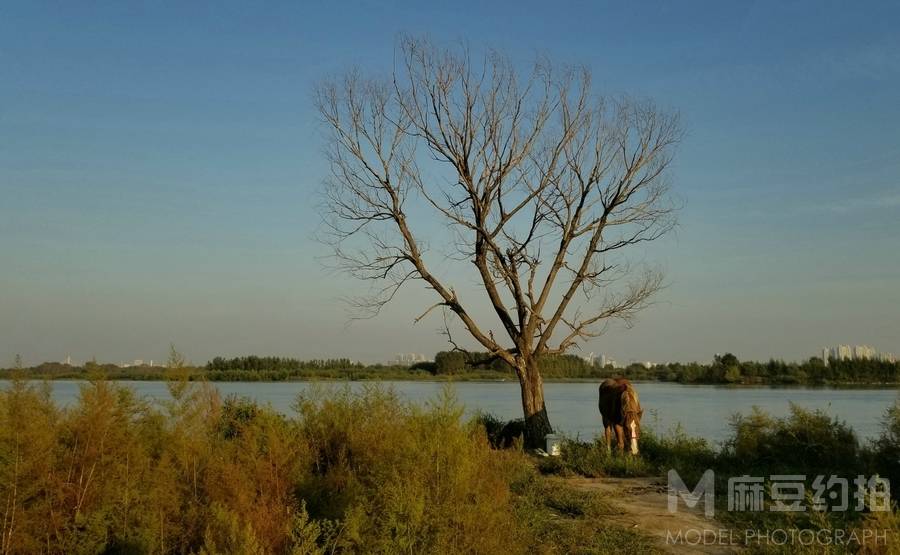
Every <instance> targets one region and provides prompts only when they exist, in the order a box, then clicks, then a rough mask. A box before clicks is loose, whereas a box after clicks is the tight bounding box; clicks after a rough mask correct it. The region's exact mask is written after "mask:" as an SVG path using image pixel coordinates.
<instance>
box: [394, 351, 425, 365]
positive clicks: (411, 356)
mask: <svg viewBox="0 0 900 555" xmlns="http://www.w3.org/2000/svg"><path fill="white" fill-rule="evenodd" d="M420 362H428V357H426V356H425V355H423V354H421V353H400V354H398V355H397V356H396V358H395V359H394V364H396V365H397V366H412V365H413V364H418V363H420Z"/></svg>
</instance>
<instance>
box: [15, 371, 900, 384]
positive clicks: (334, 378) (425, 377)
mask: <svg viewBox="0 0 900 555" xmlns="http://www.w3.org/2000/svg"><path fill="white" fill-rule="evenodd" d="M157 368H158V369H154V370H153V371H146V370H138V371H131V370H129V369H118V368H117V369H109V368H104V369H101V370H86V369H80V370H67V371H53V372H42V371H36V370H34V369H21V370H16V369H6V370H0V379H4V378H5V379H9V378H12V377H20V378H25V379H30V380H95V379H106V380H113V381H147V382H149V381H157V382H166V381H169V380H170V379H171V376H170V375H169V373H168V372H167V370H166V369H165V368H162V367H157ZM607 377H626V378H629V379H631V381H633V382H634V383H658V384H678V385H705V386H720V387H728V388H759V387H770V388H825V389H828V388H832V389H868V388H878V389H891V388H900V381H859V380H856V381H854V380H845V381H834V380H826V381H815V382H797V381H778V380H775V381H764V380H755V381H746V382H722V381H715V380H693V381H689V382H687V381H680V380H667V379H652V378H647V377H632V376H628V375H627V373H624V372H622V371H618V370H610V371H609V372H607V373H603V374H598V375H597V376H590V377H558V376H547V377H545V378H544V382H545V383H599V382H600V381H602V380H603V379H605V378H607ZM187 379H188V380H189V381H197V382H202V381H210V382H247V383H279V382H294V383H300V382H309V381H321V382H377V381H411V382H436V383H447V382H484V383H504V382H515V383H518V379H517V378H516V376H515V374H512V373H511V372H510V373H505V374H500V375H498V372H494V371H490V372H464V373H458V374H438V375H435V374H432V373H431V372H427V371H424V370H408V371H403V370H400V371H397V370H391V371H381V370H372V371H358V370H350V371H339V372H334V371H329V372H302V373H295V374H291V375H282V374H279V373H235V372H229V373H216V372H207V371H206V370H204V369H202V368H193V369H190V370H189V372H188V373H187Z"/></svg>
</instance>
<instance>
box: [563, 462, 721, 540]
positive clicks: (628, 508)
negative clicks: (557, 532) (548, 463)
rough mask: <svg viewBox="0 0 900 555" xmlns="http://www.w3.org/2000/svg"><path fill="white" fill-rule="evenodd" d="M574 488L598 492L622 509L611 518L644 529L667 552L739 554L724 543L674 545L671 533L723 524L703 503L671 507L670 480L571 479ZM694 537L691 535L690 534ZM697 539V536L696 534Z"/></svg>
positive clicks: (567, 480)
mask: <svg viewBox="0 0 900 555" xmlns="http://www.w3.org/2000/svg"><path fill="white" fill-rule="evenodd" d="M566 483H567V484H568V485H570V486H572V487H573V488H576V489H579V490H583V491H590V492H596V493H598V494H600V495H602V497H603V499H604V500H606V501H608V502H609V503H610V504H612V505H614V506H615V507H616V508H617V509H619V510H620V511H621V512H620V513H619V514H617V515H616V516H613V517H610V518H611V519H612V520H613V521H615V522H616V523H617V524H619V525H621V526H625V527H628V528H634V529H637V530H641V531H643V532H644V533H646V534H648V535H650V536H651V537H653V538H655V539H656V540H657V545H658V547H659V548H660V549H661V550H663V551H664V552H666V553H679V554H682V553H704V554H712V553H716V554H718V553H738V551H737V550H736V549H734V548H729V547H727V546H721V545H703V544H702V542H700V543H699V544H698V545H686V544H680V545H672V542H671V541H670V542H668V543H667V540H666V538H667V534H671V535H672V536H673V537H675V536H677V535H678V533H679V531H680V532H681V533H682V537H684V534H686V533H687V532H688V531H689V530H691V531H692V532H691V534H697V532H695V531H696V530H701V531H702V530H719V529H721V528H722V525H721V524H719V523H718V522H716V521H714V520H709V519H707V518H706V517H705V516H704V514H703V511H702V510H700V509H699V506H698V507H697V508H694V509H689V508H687V507H685V506H684V504H679V507H678V512H677V513H670V512H669V510H668V499H667V496H666V483H665V480H664V479H661V478H580V477H577V478H568V479H566ZM688 537H690V535H689V536H688ZM693 538H694V539H696V538H697V536H696V535H694V536H693Z"/></svg>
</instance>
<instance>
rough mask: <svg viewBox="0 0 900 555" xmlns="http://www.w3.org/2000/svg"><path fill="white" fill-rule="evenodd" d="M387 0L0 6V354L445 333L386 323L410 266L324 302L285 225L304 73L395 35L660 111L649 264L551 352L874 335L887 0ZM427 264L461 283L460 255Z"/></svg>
mask: <svg viewBox="0 0 900 555" xmlns="http://www.w3.org/2000/svg"><path fill="white" fill-rule="evenodd" d="M407 8H408V9H403V8H402V5H401V6H398V9H396V10H390V11H391V12H392V15H391V16H390V18H388V17H387V16H386V15H384V14H383V13H382V11H380V10H378V9H374V8H373V7H371V6H369V7H365V6H362V7H360V9H358V10H344V9H340V8H337V7H334V6H309V7H306V6H304V7H300V6H291V5H272V6H270V7H268V8H267V9H266V10H261V9H257V8H250V7H247V8H239V7H235V8H233V9H231V10H222V11H212V10H208V9H205V8H203V7H201V6H179V7H177V8H175V7H173V6H164V5H153V6H142V7H140V8H137V7H132V8H129V7H125V6H121V7H105V8H102V7H100V6H75V5H58V6H54V7H52V8H50V7H49V6H43V5H41V4H40V3H29V4H18V5H15V6H10V7H8V8H7V9H6V10H5V13H4V18H2V20H0V52H2V53H3V55H4V60H5V64H6V69H7V72H6V75H7V77H6V78H5V79H4V83H3V85H2V87H0V103H2V105H3V106H4V110H3V119H2V123H0V146H2V147H0V194H2V198H3V199H4V202H3V203H0V256H2V259H3V264H2V265H0V291H2V293H0V365H6V364H10V363H11V361H12V360H13V358H14V356H15V355H16V354H21V356H22V357H23V359H24V360H25V361H26V362H28V363H36V362H42V361H44V360H62V359H64V358H65V356H67V355H71V356H72V357H73V358H75V359H77V360H82V361H83V360H89V359H90V358H91V357H94V356H96V357H97V358H99V359H108V360H119V361H121V360H132V359H133V358H135V356H134V354H135V353H140V354H141V356H142V357H143V358H144V359H149V358H153V359H154V360H164V359H165V356H166V353H167V351H168V347H169V345H170V344H172V343H174V344H175V345H176V346H177V347H178V348H179V350H181V351H182V352H184V354H185V356H186V357H187V358H188V359H190V360H193V361H203V362H205V361H206V360H209V359H210V358H212V357H214V356H217V355H223V356H239V355H244V354H248V353H259V354H271V355H279V356H297V355H298V354H302V355H303V356H304V358H306V357H309V358H326V357H329V356H347V357H350V358H353V359H356V360H368V361H374V360H389V359H390V358H391V357H392V356H393V355H394V354H395V353H398V352H405V351H409V350H415V351H417V352H436V351H439V350H443V349H446V348H447V344H446V341H445V338H444V337H443V336H442V335H441V334H440V328H441V322H440V318H439V317H438V316H436V315H437V311H435V313H434V314H432V317H430V318H428V319H425V320H423V321H421V322H419V323H417V324H414V323H413V320H414V319H415V318H416V317H418V316H419V315H421V314H422V312H423V311H424V310H425V309H426V308H427V307H428V306H430V305H431V304H433V303H434V299H433V298H432V292H430V291H428V290H425V289H424V288H421V287H419V286H413V287H410V288H408V289H404V290H402V291H401V292H400V293H399V295H398V297H397V300H396V303H395V304H394V305H393V306H391V307H388V308H387V309H386V310H385V311H383V313H382V314H381V315H380V316H379V317H378V318H375V319H372V320H363V321H353V322H352V323H350V324H349V325H348V320H349V319H348V315H347V312H346V309H345V306H344V305H343V304H341V302H340V299H342V298H346V297H351V296H354V295H358V294H362V293H365V285H364V284H362V285H361V284H359V283H358V282H355V281H353V280H352V279H350V278H348V277H347V276H345V275H341V274H338V273H336V272H334V271H333V270H330V269H328V268H327V267H324V265H323V260H322V259H323V257H324V256H325V255H326V254H327V253H326V249H324V248H323V246H322V245H321V244H319V243H317V242H316V241H315V240H314V239H313V238H314V236H315V235H316V232H317V231H318V229H319V225H320V223H319V213H318V211H317V204H316V203H317V201H316V195H317V194H318V192H319V191H320V190H321V184H322V180H323V179H324V178H325V177H326V175H327V173H328V165H327V162H326V160H325V156H324V155H323V141H322V130H321V126H320V122H319V118H318V116H317V114H316V111H315V107H314V106H313V102H312V99H311V96H312V93H311V91H312V89H313V87H314V86H315V84H316V83H317V82H319V81H320V80H322V79H324V78H327V77H329V76H332V75H335V74H339V73H341V72H342V71H344V70H346V69H347V68H349V67H354V66H356V67H360V68H362V70H363V71H364V72H372V73H377V74H382V73H384V72H385V71H389V70H390V68H391V64H392V60H393V59H394V48H395V45H396V41H397V37H398V36H399V35H400V34H401V33H404V32H415V33H422V34H426V35H429V36H432V37H433V38H434V39H435V40H436V41H437V42H439V43H441V44H456V43H459V42H463V43H467V44H469V45H470V46H471V48H472V49H473V51H478V52H480V51H483V50H485V49H488V48H497V49H498V50H500V51H502V52H505V53H507V54H509V55H510V56H511V58H512V59H513V60H514V61H515V62H516V63H518V64H521V65H523V66H525V65H527V64H528V63H529V62H530V61H532V60H533V59H534V58H535V57H536V56H542V55H546V56H547V57H548V58H550V59H553V60H557V61H559V62H560V63H561V64H584V65H586V66H587V67H589V68H590V69H592V70H593V73H594V79H595V87H596V89H597V90H598V91H599V92H601V93H603V94H609V95H611V96H617V95H621V94H628V95H632V96H635V97H638V98H644V97H648V98H652V99H654V100H655V101H657V102H658V103H660V104H661V105H663V106H665V107H667V108H671V109H672V110H675V111H678V112H680V114H681V119H682V121H683V122H684V123H685V127H686V131H687V132H686V134H685V137H684V140H683V142H682V145H681V147H680V149H679V151H678V154H677V157H676V164H675V166H674V168H673V176H672V184H671V189H672V191H673V193H674V194H675V196H676V199H677V201H678V203H679V205H680V206H681V210H680V212H679V225H678V227H677V228H676V230H675V233H674V234H672V235H670V236H668V237H666V238H665V239H664V240H662V241H660V242H659V243H658V244H655V245H653V246H652V247H650V248H647V249H646V251H645V252H643V253H641V256H642V260H645V261H646V262H647V263H648V264H651V265H658V266H660V267H661V268H662V269H663V270H664V273H665V276H666V277H665V285H666V288H664V289H663V290H662V291H661V292H660V294H659V295H657V297H655V299H654V300H655V304H654V305H653V306H651V307H650V308H649V309H647V310H646V311H644V312H642V313H641V314H640V315H639V317H638V318H637V319H636V320H635V322H634V327H633V328H631V329H626V328H625V327H624V326H613V327H612V328H611V329H610V330H609V331H608V333H607V334H606V335H604V336H603V337H601V338H599V339H596V340H592V341H588V342H587V343H586V344H584V345H582V346H581V349H580V351H579V350H575V351H572V352H573V353H574V354H583V353H589V352H592V351H593V352H596V353H617V356H616V357H615V358H617V359H618V360H629V359H631V358H634V359H636V360H653V361H668V360H681V361H692V360H708V359H709V357H710V356H711V354H712V353H715V352H726V351H730V352H733V353H734V354H735V355H736V356H738V357H739V358H741V359H747V360H765V359H768V358H770V357H774V358H779V359H786V360H801V359H804V358H806V357H808V356H811V355H812V354H815V353H819V352H821V349H822V346H823V345H838V344H842V343H846V342H850V344H853V345H855V344H864V343H867V344H872V345H878V346H879V348H881V349H884V350H885V351H886V352H894V353H898V352H900V343H898V342H900V316H898V314H897V309H896V307H897V306H900V288H898V287H897V283H898V280H900V259H898V257H897V256H895V255H890V254H889V253H890V252H895V251H896V246H897V244H900V218H898V213H900V137H898V135H897V133H896V129H897V128H898V122H900V104H898V103H897V102H896V99H895V98H894V96H895V94H894V93H893V92H892V91H896V90H898V89H900V54H898V53H900V36H898V34H897V33H896V28H895V25H894V24H893V22H894V21H897V19H898V17H900V13H898V12H900V8H898V7H897V6H896V5H895V4H891V3H873V4H870V5H869V7H868V8H867V9H866V10H847V9H842V8H841V7H839V6H821V5H819V4H818V3H815V4H814V3H803V2H800V3H797V4H790V5H780V4H757V3H753V4H747V5H719V4H712V3H710V4H696V5H690V6H676V5H668V4H664V3H661V4H655V5H652V6H644V7H642V8H640V9H638V8H634V7H631V6H623V5H618V4H615V3H596V4H591V5H587V6H581V7H580V8H579V14H580V15H579V17H575V16H574V15H572V14H571V13H569V12H566V11H565V10H560V11H558V12H556V11H554V12H552V13H551V12H550V11H549V10H548V8H547V6H546V5H542V4H539V3H531V4H523V5H522V6H521V8H520V9H516V10H512V12H514V13H510V10H507V9H503V8H502V7H500V6H494V5H489V6H481V5H476V4H470V5H468V6H464V8H468V9H460V7H459V6H428V7H422V6H419V5H416V4H412V3H410V4H407ZM472 12H477V13H478V14H479V17H478V18H471V17H469V16H468V15H466V14H467V13H472ZM863 12H865V13H863ZM260 29H265V32H264V33H261V32H260ZM335 31H339V33H338V34H340V35H341V36H345V37H347V38H346V40H341V41H335V40H332V39H333V37H334V36H336V33H335ZM484 37H489V38H488V39H485V38H484ZM638 37H640V38H638ZM110 45H116V46H115V48H111V47H110ZM625 53H627V55H626V54H625ZM421 217H423V218H427V217H428V216H427V215H422V216H421ZM427 231H429V232H430V235H431V236H430V237H429V239H440V238H441V237H442V233H444V232H445V229H444V228H440V227H437V226H435V227H434V228H433V229H428V230H427ZM438 271H440V272H441V273H442V275H443V277H446V278H447V280H448V282H450V283H453V284H454V285H455V286H456V288H457V289H456V290H457V291H458V292H459V294H460V295H461V296H464V297H466V298H470V299H477V298H478V297H475V295H477V294H478V292H477V290H476V289H475V288H474V287H472V282H471V279H470V276H469V275H466V274H457V273H454V270H452V269H451V268H449V265H446V266H445V265H438ZM476 311H477V316H478V317H479V318H480V319H482V320H483V321H485V322H488V324H487V325H486V326H485V327H486V328H488V329H493V330H494V331H495V332H497V333H498V335H499V332H500V326H499V324H498V323H497V322H495V321H493V320H492V313H491V310H490V308H489V307H487V306H482V307H479V308H477V310H476ZM464 346H466V347H467V348H475V345H474V344H472V343H465V344H464Z"/></svg>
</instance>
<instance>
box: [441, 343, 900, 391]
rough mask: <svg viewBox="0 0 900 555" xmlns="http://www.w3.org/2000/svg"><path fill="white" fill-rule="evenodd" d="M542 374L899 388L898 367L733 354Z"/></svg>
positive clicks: (557, 362) (458, 363) (559, 367)
mask: <svg viewBox="0 0 900 555" xmlns="http://www.w3.org/2000/svg"><path fill="white" fill-rule="evenodd" d="M485 371H488V372H496V373H510V374H511V373H512V369H511V368H510V367H509V365H507V364H505V363H503V362H502V361H499V360H497V359H495V358H492V357H491V356H490V355H489V354H488V353H481V352H475V353H469V352H462V351H442V352H439V353H438V354H437V355H435V357H434V372H435V374H438V375H442V374H450V375H460V376H464V375H467V374H469V373H473V372H480V373H484V372H485ZM541 372H542V373H543V374H544V375H545V376H546V377H548V378H551V379H567V378H568V379H602V378H606V377H610V376H624V377H627V378H629V379H633V380H653V381H666V382H679V383H714V384H729V383H732V384H785V385H788V384H827V383H900V363H897V362H886V361H880V360H872V359H869V360H829V361H828V363H825V361H823V360H822V359H821V358H818V357H812V358H810V359H808V360H806V361H803V362H785V361H783V360H775V359H772V360H769V361H768V362H756V361H741V360H738V358H737V357H736V356H734V355H733V354H731V353H726V354H724V355H716V357H715V358H714V359H713V361H712V362H711V363H707V364H704V363H699V362H689V363H681V362H671V363H662V364H657V365H654V366H651V367H650V368H647V367H646V366H644V365H643V364H640V363H633V364H630V365H628V366H627V367H625V368H614V367H612V366H610V365H607V366H606V367H603V366H601V365H600V364H599V361H594V362H589V361H588V360H586V359H584V358H581V357H579V356H575V355H559V356H552V357H545V358H544V359H542V360H541Z"/></svg>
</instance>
